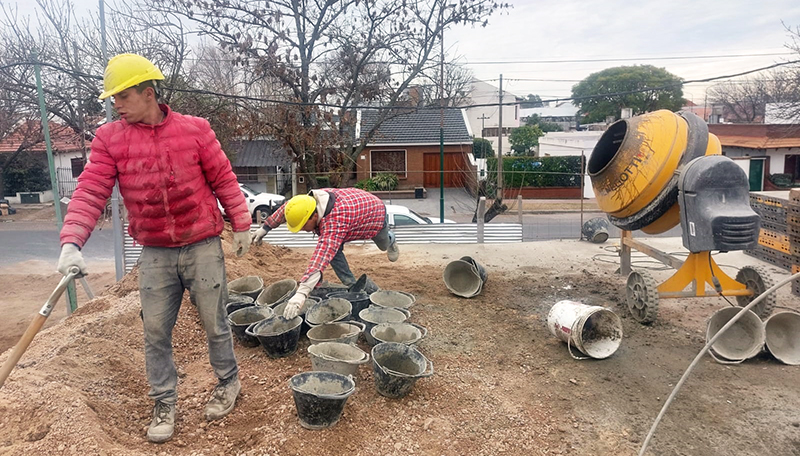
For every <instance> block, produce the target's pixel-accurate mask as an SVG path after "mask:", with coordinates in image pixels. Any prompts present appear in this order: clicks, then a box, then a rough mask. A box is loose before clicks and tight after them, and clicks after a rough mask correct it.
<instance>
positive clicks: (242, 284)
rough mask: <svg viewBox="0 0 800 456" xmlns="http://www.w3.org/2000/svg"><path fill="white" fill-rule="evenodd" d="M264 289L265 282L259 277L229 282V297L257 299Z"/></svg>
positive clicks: (242, 278)
mask: <svg viewBox="0 0 800 456" xmlns="http://www.w3.org/2000/svg"><path fill="white" fill-rule="evenodd" d="M263 289H264V280H262V279H261V277H258V276H247V277H241V278H239V279H236V280H233V281H230V282H228V294H229V295H244V296H249V297H251V298H253V299H256V298H257V297H258V295H259V293H261V291H262V290H263Z"/></svg>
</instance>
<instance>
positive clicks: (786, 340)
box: [764, 312, 800, 366]
mask: <svg viewBox="0 0 800 456" xmlns="http://www.w3.org/2000/svg"><path fill="white" fill-rule="evenodd" d="M764 335H765V340H766V345H767V350H768V351H769V352H770V353H771V354H772V356H774V357H775V359H777V360H778V361H780V362H782V363H784V364H789V365H791V366H796V365H798V364H800V313H797V312H778V313H776V314H773V315H772V316H770V317H769V318H767V321H765V322H764Z"/></svg>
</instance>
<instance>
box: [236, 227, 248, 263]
mask: <svg viewBox="0 0 800 456" xmlns="http://www.w3.org/2000/svg"><path fill="white" fill-rule="evenodd" d="M248 250H250V231H239V232H236V233H233V251H234V252H236V256H237V257H240V256H244V254H245V253H247V251H248Z"/></svg>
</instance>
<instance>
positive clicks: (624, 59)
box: [466, 52, 794, 65]
mask: <svg viewBox="0 0 800 456" xmlns="http://www.w3.org/2000/svg"><path fill="white" fill-rule="evenodd" d="M793 54H794V53H793V52H776V53H766V54H727V55H696V56H667V57H618V58H605V59H564V60H488V61H477V62H470V61H467V62H466V64H467V65H509V64H514V65H517V64H529V63H530V64H534V63H536V64H538V63H591V62H631V61H637V60H638V61H641V60H695V59H696V60H702V59H728V58H739V57H769V56H776V55H793Z"/></svg>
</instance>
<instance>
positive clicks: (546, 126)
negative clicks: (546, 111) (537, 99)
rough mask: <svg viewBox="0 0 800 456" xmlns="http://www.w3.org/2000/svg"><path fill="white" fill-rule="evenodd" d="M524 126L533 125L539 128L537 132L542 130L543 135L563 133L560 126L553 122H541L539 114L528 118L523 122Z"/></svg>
mask: <svg viewBox="0 0 800 456" xmlns="http://www.w3.org/2000/svg"><path fill="white" fill-rule="evenodd" d="M525 125H534V126H537V127H539V130H542V132H543V133H547V132H548V131H564V129H563V128H561V125H559V124H557V123H555V122H547V121H545V120H542V118H541V117H540V116H539V114H532V115H530V116H528V119H527V120H526V121H525Z"/></svg>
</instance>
